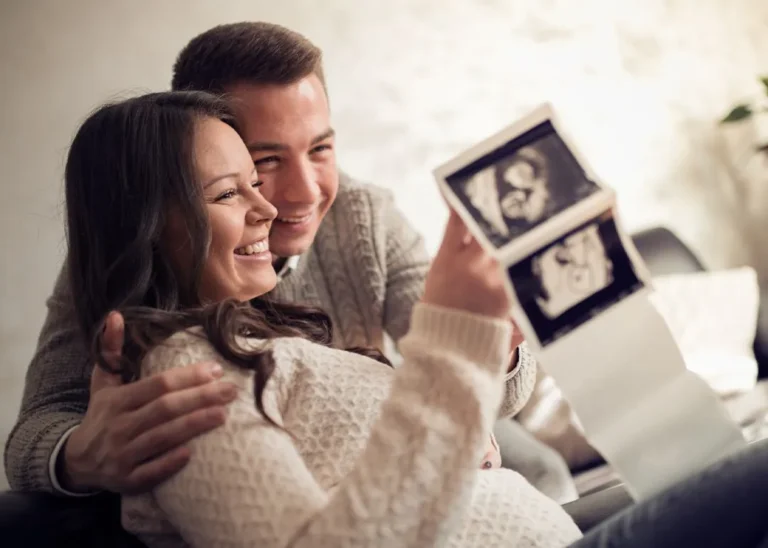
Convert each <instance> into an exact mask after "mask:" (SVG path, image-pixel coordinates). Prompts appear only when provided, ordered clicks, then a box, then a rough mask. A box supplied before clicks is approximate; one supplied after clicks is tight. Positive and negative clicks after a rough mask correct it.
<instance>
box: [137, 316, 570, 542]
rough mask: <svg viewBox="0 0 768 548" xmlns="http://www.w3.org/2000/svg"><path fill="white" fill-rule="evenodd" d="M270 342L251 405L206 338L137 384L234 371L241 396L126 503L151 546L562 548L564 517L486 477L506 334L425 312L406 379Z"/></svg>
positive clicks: (354, 359) (240, 373) (146, 367)
mask: <svg viewBox="0 0 768 548" xmlns="http://www.w3.org/2000/svg"><path fill="white" fill-rule="evenodd" d="M243 344H250V345H263V344H269V345H270V347H271V348H272V352H273V355H274V357H275V362H276V370H275V372H274V374H273V377H272V378H271V380H270V381H269V383H268V384H267V387H266V389H265V392H264V403H265V407H266V409H267V413H268V414H269V415H270V416H271V417H272V418H273V419H274V420H275V421H276V422H277V423H278V424H280V425H281V426H282V427H283V429H278V428H275V427H273V426H271V425H270V424H269V423H268V422H267V421H266V419H265V418H264V417H263V416H262V415H261V414H260V413H259V412H258V411H257V409H256V407H255V403H254V391H253V372H251V371H247V370H243V369H239V368H237V367H235V366H234V365H231V364H227V363H226V362H225V361H223V360H222V358H221V356H219V355H218V354H217V353H216V352H215V351H214V350H213V348H212V346H211V345H210V344H209V343H208V342H207V341H206V340H205V339H204V338H203V337H202V336H200V335H199V334H198V335H195V334H192V333H190V332H185V333H178V334H177V335H175V336H174V337H172V338H171V339H169V340H168V341H166V343H164V344H163V345H161V346H159V347H157V348H155V349H154V350H153V351H152V352H151V353H150V354H149V355H148V356H147V358H146V359H145V361H144V363H143V368H142V370H143V374H145V375H151V374H154V373H158V372H160V371H163V370H166V369H168V368H171V367H183V366H186V365H189V364H192V363H195V362H197V361H199V360H203V359H206V360H207V359H213V360H216V361H219V362H220V363H224V366H225V376H224V379H226V380H229V381H232V382H234V383H236V384H237V385H238V386H239V388H240V397H239V398H238V399H237V400H236V401H235V402H234V403H233V404H232V405H231V406H230V408H229V417H228V420H227V422H226V424H225V426H223V427H221V428H219V429H217V430H214V431H212V432H210V433H208V434H206V435H204V436H201V437H200V438H198V439H196V440H194V441H193V442H192V459H191V462H190V463H189V464H188V465H187V466H186V467H185V468H184V469H183V470H182V471H181V472H179V473H178V474H177V475H176V476H174V477H173V478H171V479H170V480H169V481H167V482H166V483H164V484H162V485H161V486H160V487H158V488H157V489H155V491H154V493H153V494H147V495H141V496H137V497H126V498H124V499H123V524H124V526H125V527H126V528H127V529H128V530H130V531H133V532H134V533H136V534H137V535H139V536H140V538H141V539H142V540H143V541H144V542H145V543H146V544H148V545H149V546H150V547H152V548H155V547H157V548H160V547H163V548H165V547H177V546H187V545H192V546H196V547H201V548H202V547H205V548H213V547H240V546H242V547H245V546H253V547H258V548H278V547H287V546H293V547H297V548H299V547H312V548H324V547H328V548H331V547H333V548H336V547H353V546H356V547H358V546H359V547H390V546H391V547H393V548H395V547H397V548H405V547H413V548H425V547H430V546H439V547H478V548H493V547H496V546H498V547H502V546H504V547H517V548H522V547H560V546H565V545H567V544H568V543H569V542H571V541H573V540H575V539H577V538H578V537H579V531H578V529H577V528H576V526H575V525H574V524H573V522H572V521H571V519H570V517H569V516H568V515H567V514H566V513H565V512H564V511H563V510H562V509H561V508H560V507H559V506H558V505H557V504H556V503H555V502H553V501H552V500H550V499H548V498H547V497H545V496H544V495H542V494H541V493H539V492H538V491H536V490H535V489H534V488H533V487H531V486H530V485H529V484H528V483H527V482H526V481H525V480H524V479H523V478H522V477H521V476H520V475H518V474H517V473H515V472H512V471H510V470H493V471H479V470H477V462H478V460H479V459H480V457H481V454H482V451H483V446H484V443H485V440H486V437H487V433H488V432H489V430H490V428H491V425H492V423H493V421H494V419H495V417H496V412H497V409H498V405H499V402H500V398H501V393H502V386H503V385H502V382H501V379H502V377H503V372H504V370H505V369H506V367H507V365H508V364H507V355H508V351H509V344H510V326H509V324H508V323H507V322H501V321H495V320H492V319H489V318H484V317H480V316H475V315H469V314H466V313H462V312H458V311H451V310H447V309H441V308H436V307H432V306H427V305H417V306H416V308H415V311H414V314H413V320H412V322H411V329H410V332H409V333H408V335H407V336H406V337H404V339H403V340H402V341H401V343H400V348H401V351H402V354H403V357H404V363H403V365H402V366H401V367H400V368H398V369H397V370H394V369H391V368H389V367H387V366H385V365H383V364H380V363H378V362H376V361H373V360H370V359H368V358H365V357H363V356H359V355H355V354H350V353H346V352H342V351H338V350H332V349H328V348H325V347H321V346H318V345H315V344H312V343H310V342H307V341H304V340H300V339H278V340H274V341H271V342H269V343H265V342H264V341H255V340H244V341H243Z"/></svg>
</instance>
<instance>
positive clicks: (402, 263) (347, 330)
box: [5, 175, 536, 491]
mask: <svg viewBox="0 0 768 548" xmlns="http://www.w3.org/2000/svg"><path fill="white" fill-rule="evenodd" d="M428 268H429V257H428V255H427V252H426V250H425V248H424V244H423V241H422V239H421V237H420V236H419V234H418V233H417V232H416V231H415V230H414V229H413V228H412V227H411V225H410V224H409V223H408V221H407V220H406V219H405V218H404V217H403V216H402V214H401V213H400V212H399V211H398V210H397V208H396V207H395V206H394V203H393V200H392V197H391V195H390V193H388V192H386V191H384V190H382V189H380V188H377V187H374V186H371V185H365V184H362V183H358V182H355V181H353V180H351V179H350V178H349V177H346V176H343V175H342V176H341V178H340V187H339V193H338V195H337V198H336V201H335V202H334V204H333V206H332V207H331V209H330V210H329V212H328V215H327V216H326V218H325V219H324V221H323V224H322V225H321V227H320V230H319V232H318V234H317V237H316V238H315V241H314V243H313V245H312V247H311V248H310V249H309V250H308V252H307V253H305V254H304V255H302V256H301V259H300V260H299V263H298V267H297V269H296V270H295V271H294V272H292V273H291V274H289V275H288V276H287V277H286V278H285V279H284V280H282V281H281V282H280V283H279V284H278V286H277V288H276V289H275V290H274V291H273V292H272V293H271V295H270V297H271V298H273V299H276V300H281V301H290V302H295V303H301V304H307V305H314V306H318V307H320V308H322V309H324V310H325V311H326V312H328V313H329V314H330V316H331V319H332V320H333V323H334V326H335V327H334V328H335V333H334V336H335V339H336V343H337V344H338V345H339V346H342V347H351V346H372V347H377V348H382V345H383V341H384V337H385V334H388V335H389V336H390V337H391V338H392V339H393V340H394V341H398V340H399V339H400V338H401V337H402V336H404V335H405V333H406V332H407V331H408V326H409V322H410V315H411V311H412V309H413V306H414V304H415V303H416V302H417V301H418V299H419V298H420V296H421V294H422V290H423V285H424V278H425V276H426V273H427V270H428ZM47 305H48V316H47V317H46V320H45V324H44V325H43V329H42V331H41V333H40V338H39V341H38V346H37V350H36V352H35V355H34V357H33V359H32V363H31V364H30V366H29V369H28V371H27V377H26V383H25V387H24V396H23V400H22V405H21V411H20V414H19V418H18V421H17V423H16V425H15V427H14V429H13V430H12V432H11V434H10V436H9V438H8V443H7V445H6V447H5V469H6V475H7V477H8V481H9V483H10V485H11V487H13V488H14V489H23V490H44V491H53V490H54V487H53V484H52V483H51V478H50V474H49V464H50V459H51V454H52V452H53V449H54V447H55V446H56V443H57V442H58V441H59V440H60V439H61V437H62V435H63V434H64V433H65V432H66V431H67V430H69V429H70V428H72V427H73V426H75V425H77V424H79V422H80V420H81V419H82V416H83V414H84V413H85V410H86V407H87V405H88V388H89V382H90V376H91V371H92V369H93V364H92V363H91V362H90V360H89V359H88V357H87V352H86V349H85V346H84V344H83V342H82V340H81V338H80V336H79V334H78V327H77V322H76V318H75V313H74V308H73V303H72V296H71V293H70V290H69V285H68V277H67V273H66V270H62V272H61V273H60V275H59V278H58V280H57V281H56V287H55V289H54V292H53V295H52V296H51V297H50V298H49V299H48V301H47ZM535 370H536V364H535V362H534V360H533V358H532V357H531V355H530V354H529V352H528V351H527V350H526V348H525V346H523V347H521V349H520V353H519V367H518V368H517V370H516V371H515V372H514V374H512V375H509V378H508V380H507V381H506V383H505V387H506V388H505V395H504V397H503V401H502V405H501V409H500V415H501V416H508V415H511V414H513V413H516V412H517V411H519V410H520V408H521V407H522V406H523V405H524V403H525V401H526V400H527V399H528V397H529V395H530V393H531V391H532V390H533V385H534V383H535V377H536V371H535Z"/></svg>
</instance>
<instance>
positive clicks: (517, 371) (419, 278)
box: [374, 193, 537, 418]
mask: <svg viewBox="0 0 768 548" xmlns="http://www.w3.org/2000/svg"><path fill="white" fill-rule="evenodd" d="M374 196H375V197H376V198H378V200H379V201H380V204H379V208H380V210H381V216H380V218H381V222H382V224H383V225H384V226H383V234H384V237H383V244H384V245H383V247H384V253H383V256H384V261H385V268H386V270H385V271H386V292H385V295H384V328H385V330H386V331H387V334H388V335H389V336H390V337H392V339H393V340H394V341H395V342H396V343H397V342H398V341H399V340H400V339H401V338H402V337H403V335H405V334H406V333H407V332H408V327H409V322H410V318H411V312H412V311H413V307H414V306H415V305H416V303H417V302H418V301H419V299H421V296H422V294H423V293H424V280H425V279H426V277H427V272H428V271H429V266H430V259H429V254H428V253H427V250H426V247H425V246H424V240H423V238H422V237H421V235H419V233H418V232H417V231H416V229H415V228H413V226H411V224H410V223H409V222H408V220H407V219H406V218H405V216H404V215H403V214H402V213H401V212H400V210H399V209H398V208H397V206H396V205H395V203H394V201H393V200H392V197H391V195H390V194H389V193H381V195H374ZM375 209H376V208H374V210H375ZM374 233H380V231H374ZM517 356H518V357H517V364H514V367H513V368H512V370H511V371H510V372H509V373H508V374H507V375H506V377H505V378H504V392H503V398H502V403H501V407H500V408H499V418H506V417H511V416H514V415H516V414H517V413H518V412H519V411H520V410H521V409H522V408H523V407H524V406H525V404H526V402H527V401H528V399H529V398H530V397H531V394H532V393H533V390H534V387H535V384H536V368H537V365H536V358H534V357H533V354H531V351H530V349H529V348H528V345H527V344H526V343H523V344H522V345H520V347H519V351H518V354H517Z"/></svg>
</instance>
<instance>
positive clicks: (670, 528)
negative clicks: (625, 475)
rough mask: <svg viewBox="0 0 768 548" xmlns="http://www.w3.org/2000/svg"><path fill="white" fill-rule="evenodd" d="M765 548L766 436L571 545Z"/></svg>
mask: <svg viewBox="0 0 768 548" xmlns="http://www.w3.org/2000/svg"><path fill="white" fill-rule="evenodd" d="M619 546H620V547H622V548H635V547H637V548H641V547H642V548H673V547H674V548H678V547H687V546H692V547H696V548H709V547H712V548H714V547H718V548H721V547H722V548H747V547H758V548H768V440H762V441H760V442H756V443H754V444H752V445H751V446H749V447H748V448H746V449H745V450H744V451H741V452H739V453H737V454H736V455H733V456H731V457H728V458H727V459H724V460H722V461H720V462H718V463H716V464H714V465H713V466H711V467H709V468H707V469H706V470H704V471H703V472H701V473H698V474H695V475H694V476H692V477H690V478H688V479H686V480H684V481H682V482H680V483H678V484H676V485H674V486H672V487H670V488H669V489H667V490H665V491H662V492H661V493H660V494H658V495H656V496H654V497H651V498H650V499H648V500H646V501H643V502H641V503H638V504H635V505H633V506H630V507H629V508H627V509H626V510H624V511H623V512H621V513H619V514H617V515H616V516H614V517H612V518H611V519H609V520H607V521H606V522H605V523H603V524H601V525H599V526H597V527H596V528H595V529H593V530H591V531H589V532H588V533H587V534H586V535H585V536H584V538H583V539H581V540H580V541H578V542H576V543H575V544H573V545H572V548H610V547H619Z"/></svg>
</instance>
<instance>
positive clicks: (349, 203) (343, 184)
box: [331, 173, 392, 211]
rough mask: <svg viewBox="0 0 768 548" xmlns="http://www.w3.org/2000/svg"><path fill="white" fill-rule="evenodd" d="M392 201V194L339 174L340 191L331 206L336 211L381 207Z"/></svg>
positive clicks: (381, 188)
mask: <svg viewBox="0 0 768 548" xmlns="http://www.w3.org/2000/svg"><path fill="white" fill-rule="evenodd" d="M391 201H392V193H391V192H390V191H389V190H387V189H385V188H383V187H381V186H378V185H375V184H372V183H369V182H365V181H362V180H360V179H356V178H354V177H350V176H349V175H347V174H345V173H339V190H338V192H337V194H336V200H335V201H334V203H333V206H331V207H332V208H333V209H334V210H336V211H340V210H345V211H346V210H350V209H355V208H360V207H364V208H369V207H371V206H373V207H381V206H383V205H385V204H387V203H389V202H391Z"/></svg>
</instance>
